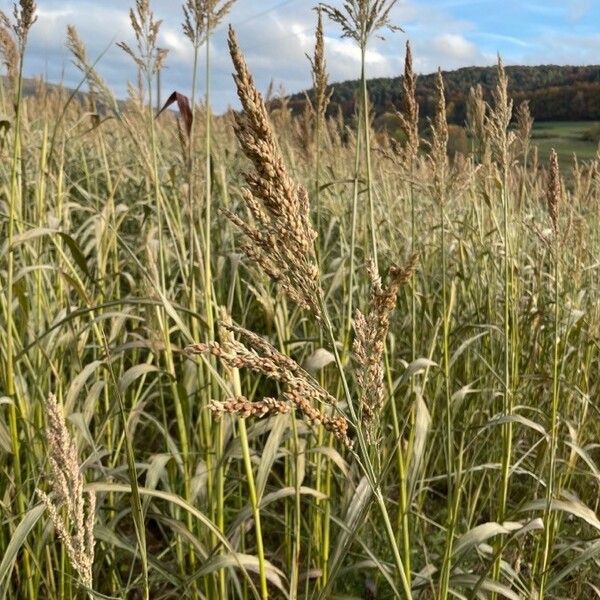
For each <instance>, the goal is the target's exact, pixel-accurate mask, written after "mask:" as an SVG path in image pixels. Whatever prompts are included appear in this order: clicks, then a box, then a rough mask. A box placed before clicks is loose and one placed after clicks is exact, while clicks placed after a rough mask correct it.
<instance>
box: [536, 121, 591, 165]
mask: <svg viewBox="0 0 600 600" xmlns="http://www.w3.org/2000/svg"><path fill="white" fill-rule="evenodd" d="M598 125H599V123H598V122H595V121H548V122H540V123H536V124H535V125H534V127H533V136H532V137H533V142H534V144H536V145H537V146H538V147H539V150H540V158H541V159H542V160H545V159H546V158H547V157H548V155H549V154H550V150H551V149H552V148H554V149H555V150H556V151H557V152H558V154H559V155H560V156H561V158H562V159H563V162H564V160H565V159H566V158H567V157H568V156H569V155H573V154H576V155H577V157H578V158H579V159H580V160H591V159H592V158H594V157H595V155H596V152H597V149H598V145H597V144H596V143H594V142H592V141H588V140H584V139H583V135H584V134H585V132H586V131H588V130H590V129H592V128H594V127H596V126H598Z"/></svg>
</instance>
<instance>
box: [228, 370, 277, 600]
mask: <svg viewBox="0 0 600 600" xmlns="http://www.w3.org/2000/svg"><path fill="white" fill-rule="evenodd" d="M233 388H234V393H235V395H236V396H238V397H239V396H241V395H242V385H241V382H240V373H239V371H238V370H237V369H233ZM237 423H238V433H239V436H240V445H241V448H242V457H243V460H244V469H245V471H246V480H247V483H248V494H249V496H250V505H251V507H252V517H253V518H254V530H255V532H256V554H257V556H258V577H259V580H260V595H261V600H267V598H268V597H269V591H268V588H267V571H266V565H265V549H264V546H263V537H262V527H261V523H260V508H259V505H258V494H257V493H256V483H255V481H254V472H253V470H252V460H251V458H250V444H249V443H248V432H247V430H246V422H245V421H244V419H242V418H240V419H238V420H237Z"/></svg>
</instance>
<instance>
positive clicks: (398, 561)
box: [319, 294, 412, 599]
mask: <svg viewBox="0 0 600 600" xmlns="http://www.w3.org/2000/svg"><path fill="white" fill-rule="evenodd" d="M319 304H320V308H321V312H322V315H323V327H324V329H325V332H326V334H327V337H328V338H329V342H330V345H331V348H332V350H333V356H334V359H335V364H336V367H337V370H338V373H339V376H340V380H341V383H342V388H343V392H344V396H345V398H346V403H347V405H348V411H349V412H350V417H351V421H352V423H354V425H355V427H356V437H357V441H358V447H359V456H360V463H359V464H360V466H361V468H362V469H363V470H364V473H365V475H366V477H367V479H368V481H369V485H370V488H371V492H372V493H373V495H374V496H375V499H376V501H377V505H378V506H379V510H380V513H381V516H382V518H383V522H384V526H385V532H386V538H387V541H388V543H389V544H390V547H391V549H392V553H393V555H394V562H395V565H396V570H397V571H398V577H399V578H400V582H401V583H402V588H403V590H404V593H405V595H406V598H408V599H410V598H412V592H411V588H410V585H409V583H408V578H407V576H406V573H405V570H404V563H403V561H402V557H401V555H400V550H399V548H398V543H397V541H396V533H395V531H394V528H393V526H392V522H391V520H390V516H389V513H388V510H387V506H386V503H385V499H384V497H383V494H382V492H381V487H380V482H379V480H378V477H377V475H376V473H375V470H374V468H373V464H372V462H371V459H370V452H369V447H368V444H367V441H366V438H365V435H364V432H363V431H362V427H361V425H360V422H359V420H358V415H357V413H356V408H355V407H354V400H353V398H352V394H351V393H350V388H349V387H348V381H347V380H346V375H345V373H344V366H343V364H342V360H341V358H340V354H339V352H338V349H337V344H336V339H335V334H334V331H333V325H332V323H331V319H330V317H329V314H328V312H327V307H326V305H325V301H324V299H323V295H322V294H321V295H320V298H319Z"/></svg>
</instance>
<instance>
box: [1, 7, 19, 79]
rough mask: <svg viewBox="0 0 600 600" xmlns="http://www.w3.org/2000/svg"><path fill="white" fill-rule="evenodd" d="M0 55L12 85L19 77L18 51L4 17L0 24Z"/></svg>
mask: <svg viewBox="0 0 600 600" xmlns="http://www.w3.org/2000/svg"><path fill="white" fill-rule="evenodd" d="M0 53H1V54H2V62H3V63H4V66H5V67H6V75H7V77H8V80H9V83H10V85H14V84H15V82H16V80H17V77H18V76H19V49H18V48H17V44H16V43H15V39H14V37H13V36H12V34H11V31H10V26H9V24H8V22H7V20H6V17H5V16H4V15H2V19H1V22H0Z"/></svg>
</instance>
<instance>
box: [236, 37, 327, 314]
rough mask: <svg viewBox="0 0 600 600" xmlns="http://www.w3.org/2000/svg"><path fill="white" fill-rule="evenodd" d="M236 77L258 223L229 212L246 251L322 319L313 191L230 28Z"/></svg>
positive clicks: (248, 196) (248, 193) (247, 199)
mask: <svg viewBox="0 0 600 600" xmlns="http://www.w3.org/2000/svg"><path fill="white" fill-rule="evenodd" d="M229 49H230V52H231V58H232V60H233V64H234V67H235V75H234V80H235V83H236V86H237V90H238V96H239V98H240V101H241V103H242V107H243V109H244V110H243V113H242V114H240V115H237V116H236V128H235V131H236V135H237V138H238V140H239V142H240V145H241V147H242V150H243V152H244V154H245V155H246V156H247V158H248V159H249V160H250V161H251V162H252V164H253V166H254V171H253V172H250V173H246V174H245V179H246V183H247V184H248V188H247V189H245V190H243V192H242V198H243V200H244V203H245V204H246V207H247V208H248V210H249V212H250V213H251V215H252V217H253V219H254V222H255V223H246V222H245V221H243V220H242V219H241V218H240V217H238V216H237V215H235V214H233V213H231V212H229V211H225V214H226V215H227V216H228V217H229V219H230V220H231V221H232V222H233V223H234V224H235V225H237V226H238V227H239V228H240V229H241V230H242V231H243V232H244V233H245V234H246V236H247V238H248V242H247V243H246V244H245V245H244V246H243V250H244V252H245V254H246V255H247V256H248V257H249V258H250V259H251V260H253V261H255V262H256V263H257V264H258V265H259V266H260V267H261V268H262V269H263V270H264V271H265V272H266V273H267V274H268V275H269V276H270V277H271V278H272V279H273V280H274V281H275V282H277V283H278V284H279V285H280V287H281V288H282V289H283V290H284V291H285V292H286V293H287V294H288V295H289V296H290V297H291V298H292V300H294V301H295V302H297V303H298V304H299V305H300V306H302V307H304V308H308V309H310V310H312V312H313V313H314V314H315V316H317V318H319V317H320V304H319V298H320V294H321V291H320V282H319V271H318V268H317V266H316V260H315V255H314V241H315V239H316V237H317V234H316V232H315V230H314V229H313V227H312V224H311V222H310V207H309V202H308V193H307V192H306V190H305V189H304V188H303V187H302V186H300V185H298V184H296V183H295V182H294V181H293V180H292V179H291V177H290V176H289V175H288V172H287V170H286V168H285V165H284V162H283V158H282V157H281V153H280V151H279V147H278V145H277V142H276V140H275V135H274V133H273V129H272V127H271V123H270V121H269V117H268V114H267V109H266V107H265V104H264V101H263V99H262V96H261V95H260V93H259V92H258V91H257V89H256V87H255V85H254V81H253V79H252V76H251V75H250V72H249V71H248V67H247V65H246V61H245V60H244V57H243V55H242V53H241V51H240V49H239V47H238V44H237V39H236V36H235V32H234V31H233V29H232V28H231V27H230V28H229Z"/></svg>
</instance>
